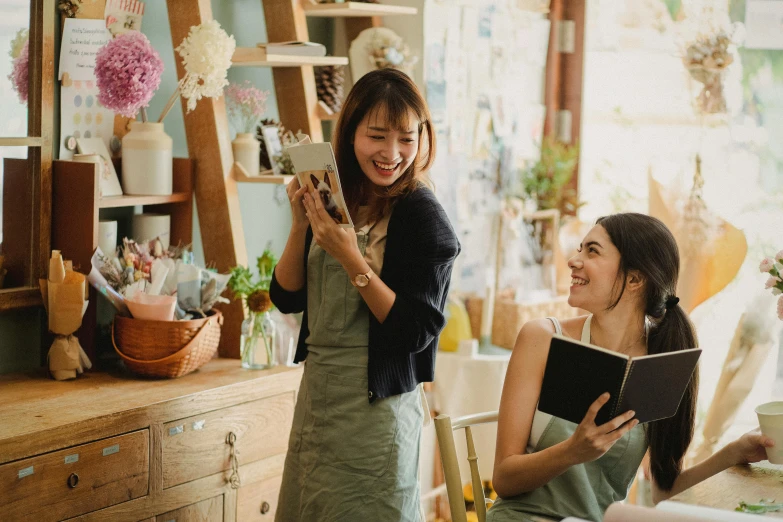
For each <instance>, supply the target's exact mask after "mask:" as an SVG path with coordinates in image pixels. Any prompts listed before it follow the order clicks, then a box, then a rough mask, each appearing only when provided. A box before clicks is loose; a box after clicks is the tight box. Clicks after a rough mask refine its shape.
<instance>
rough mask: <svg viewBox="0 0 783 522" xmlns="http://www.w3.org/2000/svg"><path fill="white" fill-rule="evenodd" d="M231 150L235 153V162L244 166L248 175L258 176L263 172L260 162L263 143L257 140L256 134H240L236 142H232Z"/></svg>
mask: <svg viewBox="0 0 783 522" xmlns="http://www.w3.org/2000/svg"><path fill="white" fill-rule="evenodd" d="M231 149H232V150H233V151H234V161H236V162H237V163H239V164H240V165H242V168H243V169H245V172H247V175H248V176H258V174H259V172H260V171H261V164H260V160H259V157H260V153H261V143H259V141H258V139H256V136H255V134H252V133H249V132H240V133H238V134H237V137H236V138H235V139H234V141H232V142H231Z"/></svg>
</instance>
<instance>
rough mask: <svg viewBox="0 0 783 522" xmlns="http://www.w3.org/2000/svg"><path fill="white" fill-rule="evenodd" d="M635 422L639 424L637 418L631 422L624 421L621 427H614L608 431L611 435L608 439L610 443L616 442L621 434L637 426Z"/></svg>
mask: <svg viewBox="0 0 783 522" xmlns="http://www.w3.org/2000/svg"><path fill="white" fill-rule="evenodd" d="M637 424H639V420H638V419H634V420H632V421H631V422H626V423H625V426H623V427H622V428H619V429H616V430H614V431H612V432H610V433H609V436H610V437H611V439H609V441H610V442H612V443H615V442H617V441H618V440H620V439H621V438H622V436H623V435H625V434H626V433H628V432H629V431H631V430H632V429H634V428H635V427H636V426H637Z"/></svg>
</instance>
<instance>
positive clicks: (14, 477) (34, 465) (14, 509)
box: [0, 430, 149, 522]
mask: <svg viewBox="0 0 783 522" xmlns="http://www.w3.org/2000/svg"><path fill="white" fill-rule="evenodd" d="M0 491H2V492H3V494H2V497H3V500H0V505H3V510H2V511H3V517H8V518H6V520H21V519H23V518H26V517H29V518H35V519H36V520H37V521H39V522H43V521H48V520H61V519H64V518H68V517H73V516H76V515H81V514H82V513H86V512H88V511H94V510H96V509H101V508H105V507H107V506H111V505H113V504H117V503H120V502H124V501H126V500H131V499H134V498H138V497H141V496H142V495H146V494H147V493H148V491H149V430H141V431H136V432H133V433H128V434H127V435H122V436H120V437H112V438H109V439H104V440H101V441H96V442H91V443H89V444H82V445H80V446H74V447H71V448H67V449H64V450H61V451H55V452H52V453H47V454H45V455H38V456H35V457H32V458H29V459H23V460H19V461H16V462H13V463H10V464H4V465H2V466H0Z"/></svg>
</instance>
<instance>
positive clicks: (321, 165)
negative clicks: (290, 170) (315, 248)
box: [286, 138, 353, 228]
mask: <svg viewBox="0 0 783 522" xmlns="http://www.w3.org/2000/svg"><path fill="white" fill-rule="evenodd" d="M286 151H287V152H288V155H289V156H290V157H291V162H292V163H293V164H294V170H295V171H296V177H297V179H298V180H299V185H300V186H302V187H303V186H305V185H307V186H308V188H309V190H310V192H311V193H314V194H316V195H317V196H318V197H319V198H320V199H321V203H322V204H323V206H324V209H326V212H327V213H328V214H329V216H331V218H332V219H333V220H334V221H335V223H337V224H338V225H340V226H342V227H345V228H349V227H350V228H353V220H351V215H350V214H349V213H348V208H347V207H346V205H345V200H344V199H343V191H342V187H341V186H340V175H339V173H338V172H337V163H336V161H335V159H334V151H333V150H332V144H331V143H310V138H305V139H302V140H300V142H299V144H297V145H292V146H290V147H288V148H287V149H286Z"/></svg>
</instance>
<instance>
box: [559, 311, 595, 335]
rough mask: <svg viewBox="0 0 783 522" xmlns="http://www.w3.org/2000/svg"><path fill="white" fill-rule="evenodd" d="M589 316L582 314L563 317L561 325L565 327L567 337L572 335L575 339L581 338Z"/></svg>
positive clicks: (564, 331)
mask: <svg viewBox="0 0 783 522" xmlns="http://www.w3.org/2000/svg"><path fill="white" fill-rule="evenodd" d="M588 317H590V316H589V315H580V316H578V317H569V318H568V319H563V320H562V321H560V325H561V326H562V327H563V333H564V334H565V335H566V336H567V337H571V338H573V339H581V338H582V328H584V325H585V321H587V318H588Z"/></svg>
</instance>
